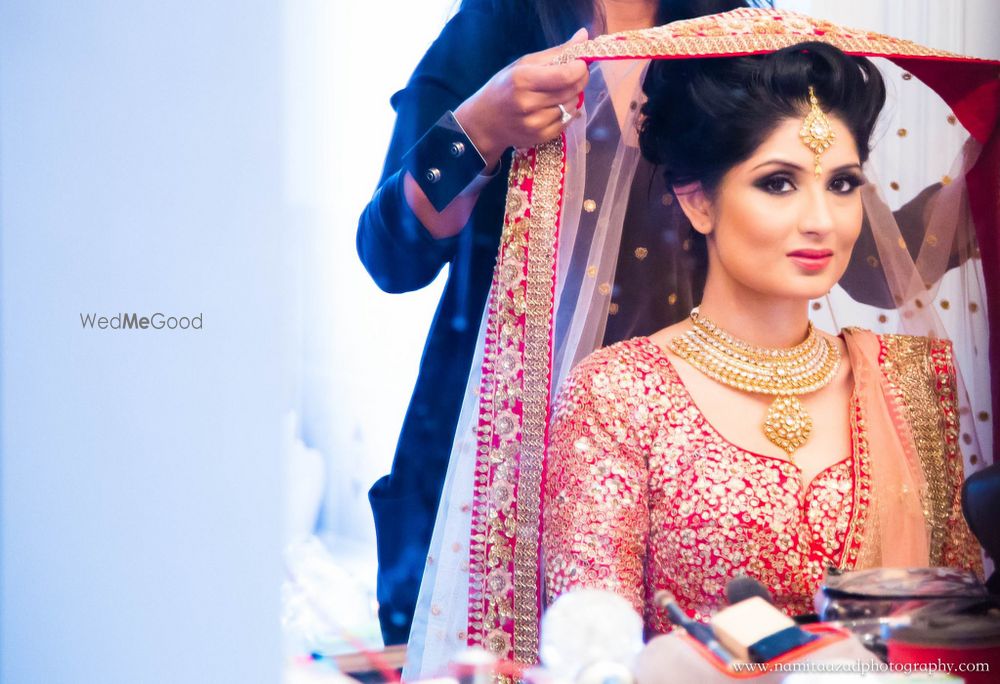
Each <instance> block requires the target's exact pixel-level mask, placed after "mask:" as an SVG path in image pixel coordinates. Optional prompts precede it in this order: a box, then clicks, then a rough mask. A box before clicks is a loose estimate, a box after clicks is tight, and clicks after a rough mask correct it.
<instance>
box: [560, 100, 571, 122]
mask: <svg viewBox="0 0 1000 684" xmlns="http://www.w3.org/2000/svg"><path fill="white" fill-rule="evenodd" d="M556 106H557V107H559V113H560V115H561V116H560V120H561V121H562V122H563V123H564V124H567V123H569V122H570V121H572V120H573V115H572V114H570V113H569V112H568V111H566V108H565V107H563V106H562V105H561V104H558V105H556Z"/></svg>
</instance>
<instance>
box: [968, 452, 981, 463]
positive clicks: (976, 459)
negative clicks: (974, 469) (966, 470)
mask: <svg viewBox="0 0 1000 684" xmlns="http://www.w3.org/2000/svg"><path fill="white" fill-rule="evenodd" d="M969 463H971V464H972V465H976V464H977V463H979V457H978V456H976V455H975V454H972V456H969Z"/></svg>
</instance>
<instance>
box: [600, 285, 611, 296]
mask: <svg viewBox="0 0 1000 684" xmlns="http://www.w3.org/2000/svg"><path fill="white" fill-rule="evenodd" d="M597 291H598V292H600V293H601V294H602V295H606V294H611V284H610V283H601V284H600V285H599V286H598V287H597Z"/></svg>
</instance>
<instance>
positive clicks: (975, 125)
mask: <svg viewBox="0 0 1000 684" xmlns="http://www.w3.org/2000/svg"><path fill="white" fill-rule="evenodd" d="M804 41H821V42H826V43H831V44H833V45H835V46H837V47H839V48H840V49H842V50H844V51H845V52H848V53H851V54H858V55H866V56H875V57H887V58H890V59H893V60H894V61H897V62H899V63H900V64H901V65H905V67H906V68H910V69H911V70H913V71H914V72H916V68H915V67H917V66H919V65H920V62H919V61H915V60H945V61H949V62H953V63H954V64H955V65H962V66H968V67H975V68H976V69H978V71H977V72H976V74H977V78H978V79H979V80H982V79H983V75H982V73H981V72H982V71H983V69H988V70H989V71H988V74H990V75H992V76H991V77H992V78H993V79H995V78H996V72H997V65H996V63H994V62H989V61H987V60H977V59H972V58H966V57H961V56H959V55H956V54H954V53H949V52H945V51H942V50H933V49H930V48H926V47H923V46H920V45H917V44H915V43H912V42H910V41H905V40H900V39H897V38H892V37H890V36H885V35H882V34H878V33H873V32H870V31H860V30H854V29H849V28H846V27H843V26H838V25H836V24H833V23H830V22H827V21H822V20H817V19H812V18H810V17H806V16H804V15H799V14H795V13H791V12H785V11H780V10H767V9H745V10H736V11H733V12H728V13H725V14H719V15H713V16H709V17H701V18H697V19H692V20H688V21H682V22H675V23H673V24H669V25H667V26H661V27H656V28H652V29H647V30H643V31H634V32H628V33H623V34H616V35H613V36H602V37H600V38H597V39H595V40H592V41H589V42H586V43H582V44H580V45H576V46H573V47H572V48H571V49H569V50H568V51H567V52H566V53H564V54H563V55H561V56H560V57H559V58H558V59H557V60H556V61H558V62H565V61H568V60H572V59H584V60H586V61H596V60H604V59H628V58H636V59H644V58H680V57H686V56H698V57H711V56H738V55H747V54H755V53H765V52H771V51H774V50H776V49H779V48H782V47H786V46H789V45H794V44H796V43H800V42H804ZM928 73H929V72H928ZM917 76H918V77H923V76H921V74H920V73H917ZM973 80H975V79H973ZM935 87H938V88H942V87H944V86H942V85H941V83H940V82H939V83H938V84H936V85H935ZM994 87H995V84H994ZM984 88H986V86H984ZM984 88H981V89H980V90H981V91H983V92H984V93H985V90H984ZM976 92H980V91H976ZM953 95H954V93H953ZM954 96H955V97H959V96H958V95H954ZM961 96H962V97H966V96H968V93H966V92H965V91H962V94H961ZM984 99H985V100H986V101H987V102H990V100H989V97H988V96H986V95H984ZM994 109H995V107H994ZM956 113H958V112H956ZM995 114H996V113H995V112H994V111H993V110H990V111H989V112H987V113H986V114H985V115H983V116H979V117H978V118H976V119H974V120H967V118H963V116H962V115H961V114H960V118H962V119H963V123H964V124H966V127H967V128H968V129H969V130H970V131H971V132H972V133H973V135H976V137H982V136H986V137H988V135H989V134H991V133H992V131H993V127H994V125H995V119H996V116H995ZM976 116H978V114H977V115H976ZM564 146H565V134H563V135H562V136H560V137H559V138H556V139H555V140H552V141H550V142H548V143H545V144H543V145H540V146H538V147H536V148H533V149H530V150H519V151H517V153H516V154H515V158H514V163H513V166H512V168H511V173H510V176H509V179H508V197H507V206H506V214H505V216H504V229H503V234H502V237H501V243H500V250H499V255H498V261H497V265H496V268H495V271H494V277H493V285H492V289H491V293H490V298H489V303H488V308H487V313H486V315H487V333H486V346H485V352H484V359H483V363H482V381H481V385H480V388H479V393H480V398H479V409H478V416H479V419H478V432H477V454H476V466H475V476H474V487H475V491H474V492H473V504H472V506H473V508H472V536H471V542H470V559H469V560H470V567H469V619H468V643H469V644H470V645H481V646H484V647H485V648H487V649H488V650H489V651H491V652H492V653H493V654H494V655H496V656H497V657H498V658H501V659H503V660H508V661H516V662H518V663H523V664H532V663H535V662H537V660H538V622H539V617H540V612H541V575H540V567H539V543H540V538H541V523H542V511H541V504H542V502H541V489H542V478H543V468H544V454H545V442H546V434H547V427H548V421H549V396H550V392H551V382H552V377H551V367H552V336H553V314H554V292H555V278H556V265H557V264H556V253H557V252H556V248H557V243H558V226H559V222H560V212H561V206H562V200H563V182H564V173H565V163H566V155H565V149H564ZM985 256H986V255H985V254H984V257H985Z"/></svg>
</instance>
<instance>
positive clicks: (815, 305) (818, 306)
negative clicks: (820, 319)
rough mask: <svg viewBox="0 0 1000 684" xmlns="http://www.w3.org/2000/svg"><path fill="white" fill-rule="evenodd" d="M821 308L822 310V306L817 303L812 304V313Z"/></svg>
mask: <svg viewBox="0 0 1000 684" xmlns="http://www.w3.org/2000/svg"><path fill="white" fill-rule="evenodd" d="M822 308H823V305H822V304H820V303H819V302H813V311H819V310H820V309H822Z"/></svg>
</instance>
